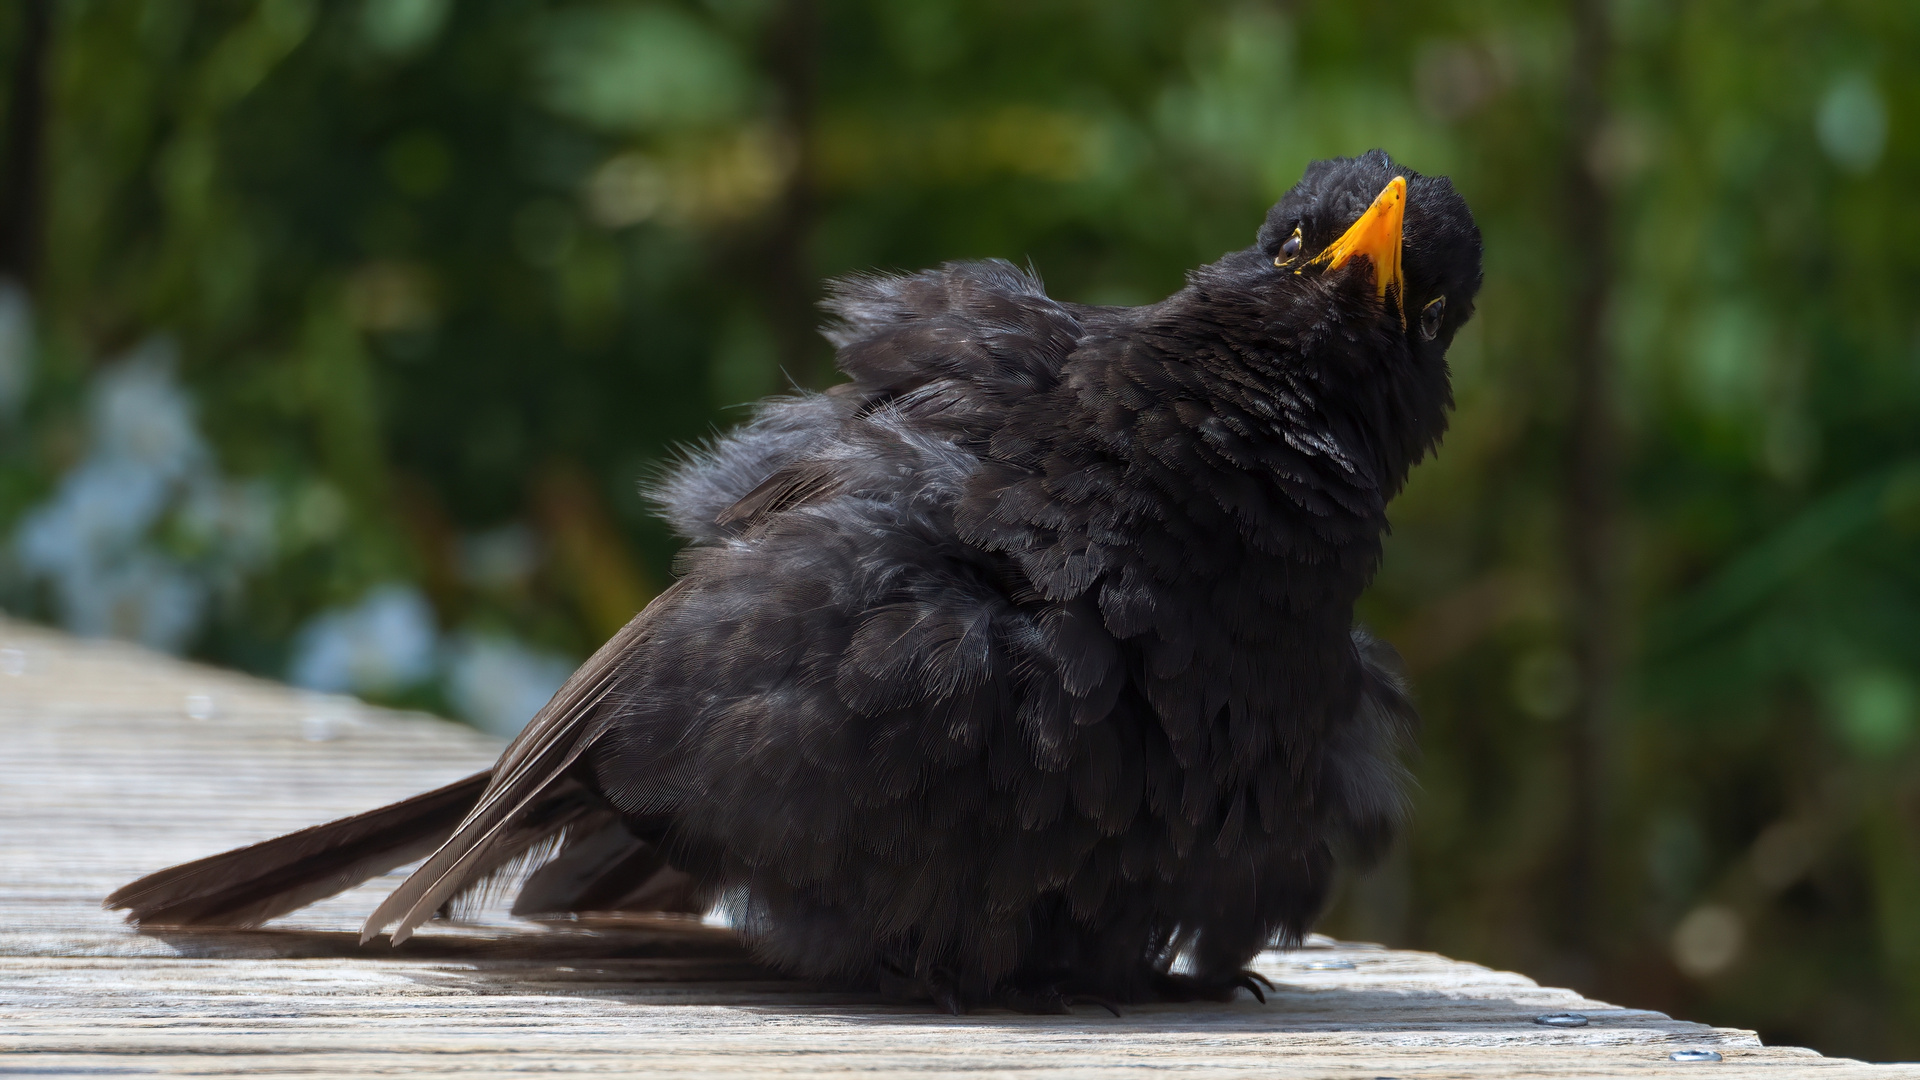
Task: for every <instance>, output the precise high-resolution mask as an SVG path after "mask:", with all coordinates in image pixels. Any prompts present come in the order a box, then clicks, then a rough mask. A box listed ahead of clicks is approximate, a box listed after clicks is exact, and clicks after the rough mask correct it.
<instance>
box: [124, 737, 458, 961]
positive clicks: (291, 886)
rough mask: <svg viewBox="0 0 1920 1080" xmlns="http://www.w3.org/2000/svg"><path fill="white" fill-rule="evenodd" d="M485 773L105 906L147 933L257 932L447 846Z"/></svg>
mask: <svg viewBox="0 0 1920 1080" xmlns="http://www.w3.org/2000/svg"><path fill="white" fill-rule="evenodd" d="M491 778H492V773H491V772H482V773H475V774H474V775H472V776H469V777H467V778H466V779H464V780H460V781H456V782H455V783H452V784H448V785H447V786H446V787H442V788H436V789H434V790H432V791H429V792H425V793H424V794H420V795H415V796H414V797H413V798H411V799H406V800H404V801H402V802H397V803H394V804H392V805H390V806H383V807H381V808H379V809H378V810H369V811H367V812H366V813H364V814H355V815H354V816H352V817H348V818H341V819H340V820H338V821H330V822H328V823H326V824H324V825H315V826H314V827H312V828H310V829H302V830H300V831H299V832H296V833H289V834H287V835H286V836H280V837H275V838H274V839H272V840H265V841H262V842H260V843H258V844H253V845H251V846H249V847H243V848H236V849H235V850H233V851H227V852H222V853H221V854H218V855H211V856H208V857H207V858H204V859H198V860H196V861H194V862H190V863H182V864H181V865H179V866H172V867H168V868H167V869H165V870H161V871H158V872H156V873H152V874H148V875H147V876H146V877H143V878H141V879H140V880H138V881H135V882H132V883H130V884H127V885H123V886H121V887H120V888H119V889H117V890H115V891H114V893H113V894H112V895H111V896H109V897H107V899H106V901H105V902H104V906H106V907H108V908H126V909H128V911H127V920H128V921H129V922H136V923H140V924H142V925H147V926H238V927H247V926H258V925H260V924H261V923H263V922H266V921H267V920H268V919H271V918H274V917H275V916H278V915H284V914H286V913H287V912H289V911H293V910H295V909H296V908H300V907H304V906H305V905H307V904H311V903H313V902H314V901H316V900H322V899H325V898H326V897H329V896H332V895H334V894H335V893H339V892H344V891H346V890H347V889H350V888H352V887H353V886H355V885H358V884H360V883H361V882H363V881H366V880H367V879H368V878H371V877H374V876H376V875H379V874H384V873H386V872H387V871H388V870H391V869H393V868H394V867H396V866H402V865H404V864H406V863H409V862H412V861H413V860H414V859H417V858H420V857H421V856H422V855H426V854H428V853H429V852H431V851H433V850H434V849H436V848H438V847H440V846H441V845H442V844H444V843H445V842H446V839H447V837H449V836H451V835H452V834H453V831H454V829H455V828H456V827H458V826H459V824H460V821H461V819H462V818H464V817H465V816H466V815H467V813H468V812H470V811H471V810H472V809H473V807H474V804H475V803H477V802H478V801H479V800H480V795H481V793H482V792H483V791H485V790H486V786H487V782H488V781H489V780H490V779H491Z"/></svg>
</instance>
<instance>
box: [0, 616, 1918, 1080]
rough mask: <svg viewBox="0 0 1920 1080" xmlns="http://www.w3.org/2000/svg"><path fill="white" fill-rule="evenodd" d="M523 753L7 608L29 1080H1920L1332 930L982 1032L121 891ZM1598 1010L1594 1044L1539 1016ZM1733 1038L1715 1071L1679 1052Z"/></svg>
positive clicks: (529, 930)
mask: <svg viewBox="0 0 1920 1080" xmlns="http://www.w3.org/2000/svg"><path fill="white" fill-rule="evenodd" d="M498 748H499V744H498V743H497V742H496V741H495V740H493V739H490V738H488V737H486V736H484V735H480V734H478V733H476V732H474V731H472V730H470V729H468V728H464V727H461V726H459V725H455V724H451V723H447V722H445V721H441V720H436V719H433V718H430V717H424V716H418V715H404V714H397V713H392V712H385V711H381V710H377V709H373V708H369V707H366V706H363V705H359V704H357V703H355V702H352V701H349V700H345V699H339V698H322V697H316V696H313V695H303V694H301V693H299V692H297V691H293V690H290V689H287V688H285V687H282V686H277V685H274V684H271V683H266V682H262V681H259V680H254V679H249V678H246V677H244V676H239V675H235V674H232V673H229V672H222V671H216V670H212V669H208V668H203V667H197V666H194V665H190V664H185V663H181V662H178V661H175V660H171V659H168V658H165V657H158V656H154V655H152V654H149V653H145V652H142V651H140V650H137V649H134V648H131V647H128V646H123V645H115V644H107V643H96V642H81V641H75V640H73V639H70V638H66V637H63V636H61V635H58V634H55V633H53V632H50V631H46V630H42V629H38V628H33V627H29V626H26V625H23V624H20V623H16V622H8V621H4V620H0V870H4V873H0V1076H4V1075H11V1074H19V1075H35V1076H50V1075H61V1074H72V1075H103V1074H109V1075H112V1074H166V1075H198V1076H209V1075H227V1074H246V1075H249V1076H299V1077H303V1078H315V1077H331V1076H356V1077H357V1076H369V1075H381V1076H414V1075H436V1074H451V1073H456V1072H457V1073H459V1074H461V1075H463V1076H492V1075H501V1076H505V1075H514V1076H527V1075H538V1074H549V1073H568V1074H619V1075H636V1076H642V1075H643V1076H647V1077H715V1076H731V1075H742V1074H779V1075H788V1076H809V1077H828V1076H854V1075H858V1076H861V1077H864V1078H874V1080H878V1078H885V1077H896V1076H899V1077H906V1076H913V1077H928V1076H961V1075H966V1076H969V1077H980V1076H1002V1075H1005V1076H1012V1075H1020V1076H1034V1077H1042V1076H1043V1077H1049V1078H1053V1077H1059V1078H1065V1077H1112V1076H1117V1075H1122V1074H1129V1073H1131V1074H1141V1075H1145V1074H1151V1075H1154V1076H1165V1077H1185V1076H1206V1077H1240V1076H1248V1077H1252V1076H1259V1077H1296V1076H1297V1077H1346V1076H1353V1077H1381V1076H1393V1077H1405V1078H1411V1077H1446V1076H1475V1077H1509V1076H1616V1075H1617V1076H1629V1075H1631V1076H1647V1075H1669V1074H1671V1075H1685V1076H1693V1075H1701V1074H1704V1075H1710V1076H1759V1075H1765V1076H1781V1077H1784V1076H1800V1075H1809V1076H1813V1075H1817V1076H1821V1077H1834V1078H1838V1077H1854V1076H1858V1077H1895V1076H1911V1077H1920V1067H1915V1066H1871V1065H1863V1064H1861V1063H1859V1062H1854V1061H1847V1060H1842V1059H1835V1058H1825V1057H1821V1056H1819V1055H1818V1054H1815V1053H1813V1052H1812V1051H1808V1050H1800V1049H1794V1048H1789V1047H1767V1046H1762V1045H1760V1043H1759V1041H1758V1040H1757V1039H1756V1038H1755V1037H1754V1036H1753V1034H1752V1033H1751V1032H1745V1031H1735V1030H1729V1029H1726V1028H1712V1027H1707V1026H1705V1025H1701V1024H1695V1023H1688V1022H1686V1021H1681V1020H1674V1019H1671V1018H1669V1017H1667V1016H1664V1015H1662V1014H1660V1013H1655V1012H1648V1011H1644V1010H1637V1009H1626V1008H1620V1007H1617V1006H1613V1005H1608V1004H1605V1003H1603V1002H1598V1001H1592V1000H1588V999H1585V998H1582V997H1581V996H1580V995H1578V994H1576V993H1573V992H1572V991H1569V990H1559V989H1553V988H1550V987H1542V986H1538V985H1536V984H1535V983H1534V982H1533V981H1532V980H1530V979H1527V978H1525V977H1523V976H1520V975H1515V974H1512V973H1509V972H1500V971H1492V970H1489V969H1487V968H1483V967H1479V966H1477V965H1474V964H1466V963H1460V962H1457V961H1453V960H1448V959H1446V958H1444V957H1440V956H1435V955H1433V954H1430V953H1418V952H1402V951H1396V950H1385V949H1380V948H1378V947H1376V946H1367V945H1354V944H1340V943H1336V942H1332V941H1328V940H1324V939H1316V940H1315V941H1314V942H1312V943H1311V944H1310V947H1308V948H1306V949H1303V950H1301V951H1298V952H1294V953H1286V954H1281V953H1271V954H1267V955H1265V956H1263V957H1261V959H1260V962H1259V964H1258V966H1259V968H1260V970H1261V971H1263V972H1264V973H1266V974H1267V975H1268V976H1269V977H1270V978H1272V979H1273V981H1274V982H1275V983H1276V984H1277V986H1278V987H1279V989H1278V992H1277V993H1275V994H1274V995H1272V996H1271V999H1270V1001H1269V1003H1268V1004H1266V1005H1264V1006H1263V1005H1260V1004H1258V1003H1256V1002H1254V1001H1253V1000H1252V999H1251V998H1246V997H1243V999H1242V1000H1240V1001H1238V1002H1235V1003H1234V1004H1232V1005H1224V1006H1222V1005H1213V1006H1202V1007H1186V1006H1182V1007H1167V1006H1161V1007H1148V1008H1137V1009H1132V1010H1129V1011H1128V1014H1127V1015H1126V1016H1125V1017H1123V1018H1121V1019H1114V1018H1112V1017H1110V1016H1108V1015H1106V1014H1105V1013H1104V1012H1099V1011H1096V1010H1092V1009H1087V1010H1084V1011H1083V1012H1082V1014H1081V1015H1076V1016H1072V1017H1030V1016H1019V1015H1012V1014H1007V1013H997V1012H988V1013H981V1014H977V1015H972V1016H966V1017H960V1018H953V1017H948V1016H943V1015H937V1014H932V1013H928V1012H924V1011H917V1010H912V1009H902V1008H896V1007H888V1006H885V1005H882V1004H880V1003H878V1002H876V1001H873V1000H868V999H864V998H861V997H858V996H850V995H846V994H837V993H832V992H828V991H825V990H822V989H820V988H817V987H812V986H808V985H805V984H800V983H793V982H788V981H785V980H782V979H780V978H778V977H776V976H774V975H772V974H771V973H769V972H766V971H764V970H762V969H759V968H757V967H756V966H755V965H754V964H752V963H751V962H749V961H748V960H747V959H746V958H745V957H744V956H743V955H742V954H741V953H740V952H739V950H738V949H737V947H736V946H735V945H734V944H733V943H732V940H731V937H730V936H729V935H728V934H727V933H726V932H725V931H724V930H718V929H715V928H704V927H698V926H690V927H689V926H673V925H667V926H656V925H646V924H641V925H622V926H609V925H592V926H584V925H560V926H536V925H531V924H527V923H520V922H515V921H513V920H511V919H508V918H506V917H504V916H498V917H492V918H483V919H482V920H480V921H478V922H475V923H472V924H466V925H458V926H452V925H444V924H431V925H430V926H429V927H428V928H426V929H425V930H424V931H423V932H422V933H421V934H420V935H419V936H418V937H416V938H415V939H414V940H413V941H411V942H408V943H407V944H406V945H405V946H403V947H401V948H399V949H397V950H396V949H389V948H387V947H386V946H385V945H384V944H376V945H374V946H370V947H368V948H364V949H363V948H360V947H359V946H357V945H356V944H355V933H354V932H355V930H356V929H357V927H358V926H359V923H360V920H361V918H362V917H363V916H364V915H365V914H366V913H367V912H368V911H370V910H371V909H372V906H373V904H374V903H375V902H376V900H377V899H378V897H379V896H380V895H382V894H383V893H384V891H385V889H386V888H387V887H389V886H390V885H391V884H392V883H393V880H394V879H391V878H390V879H385V880H380V881H375V882H371V883H369V884H368V885H367V886H364V887H362V888H360V889H356V890H353V891H352V892H350V893H347V894H345V895H343V896H340V897H336V898H335V899H333V900H330V901H327V902H326V903H323V904H320V905H317V906H316V907H314V908H311V909H308V910H307V911H303V912H300V913H297V914H296V915H295V916H292V917H290V918H288V919H286V920H282V922H280V923H277V924H275V927H274V928H272V929H267V930H260V931H252V932H234V933H211V934H182V933H153V934H144V935H143V934H139V933H136V932H134V931H132V930H130V929H128V928H127V927H125V926H124V925H123V924H122V923H121V922H120V921H119V918H118V916H117V915H115V914H112V913H108V912H104V911H102V910H101V909H100V898H101V897H102V896H104V895H105V894H106V893H107V892H108V891H109V890H110V889H112V888H113V887H114V886H116V885H119V884H121V883H123V882H125V881H127V880H129V879H131V878H133V877H135V876H137V875H139V874H142V873H145V872H147V871H149V870H153V869H157V868H159V867H161V866H165V865H168V864H170V863H173V862H177V861H180V860H184V859H188V858H192V857H196V856H199V855H204V854H208V853H211V852H214V851H218V850H222V849H225V848H228V847H231V846H234V845H237V844H242V843H247V842H251V841H254V840H258V839H262V838H264V837H268V836H272V835H274V834H277V833H280V832H283V831H286V830H289V829H293V828H296V827H299V826H303V825H308V824H312V823H314V822H318V821H322V820H325V819H328V818H332V817H337V816H340V815H342V814H346V813H349V812H352V811H357V810H362V809H366V808H369V807H372V806H374V805H376V804H379V803H383V802H387V801H390V800H392V799H395V798H399V797H401V796H405V795H409V794H412V793H414V792H417V791H419V790H422V789H424V788H427V787H431V786H434V785H438V784H441V783H444V782H447V781H449V780H452V779H455V778H457V777H460V776H463V775H466V774H467V773H470V772H472V771H474V770H476V769H479V768H481V767H483V766H485V765H486V764H488V763H489V762H490V761H491V760H492V758H493V756H494V754H495V752H496V751H497V750H498ZM1564 1011H1578V1012H1581V1013H1585V1014H1586V1015H1587V1016H1588V1017H1589V1018H1590V1023H1589V1024H1588V1025H1587V1026H1585V1027H1580V1028H1554V1027H1546V1026H1542V1025H1540V1024H1537V1023H1535V1017H1537V1016H1540V1015H1541V1014H1545V1013H1554V1012H1564ZM1689 1050H1712V1051H1716V1052H1718V1053H1719V1054H1720V1055H1721V1057H1722V1060H1721V1061H1719V1062H1718V1063H1701V1064H1690V1063H1682V1062H1676V1061H1674V1060H1673V1059H1672V1058H1671V1056H1670V1055H1671V1054H1673V1053H1674V1052H1675V1051H1689Z"/></svg>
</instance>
